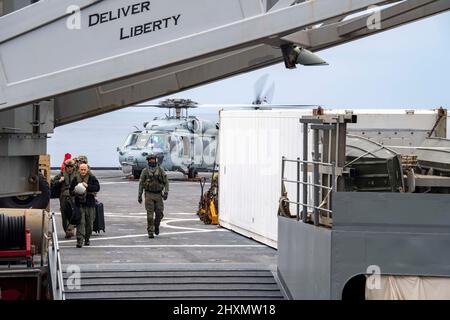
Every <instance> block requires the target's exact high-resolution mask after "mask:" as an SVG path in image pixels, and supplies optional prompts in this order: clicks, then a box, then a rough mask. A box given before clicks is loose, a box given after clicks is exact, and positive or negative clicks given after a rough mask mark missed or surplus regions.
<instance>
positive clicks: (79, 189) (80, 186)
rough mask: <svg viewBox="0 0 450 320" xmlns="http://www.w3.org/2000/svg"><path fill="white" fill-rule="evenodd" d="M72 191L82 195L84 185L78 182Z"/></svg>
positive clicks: (84, 188) (84, 189)
mask: <svg viewBox="0 0 450 320" xmlns="http://www.w3.org/2000/svg"><path fill="white" fill-rule="evenodd" d="M74 192H75V194H76V195H79V196H82V195H84V194H85V193H86V187H85V186H84V185H83V183H81V182H80V183H79V184H77V185H76V187H75V189H74Z"/></svg>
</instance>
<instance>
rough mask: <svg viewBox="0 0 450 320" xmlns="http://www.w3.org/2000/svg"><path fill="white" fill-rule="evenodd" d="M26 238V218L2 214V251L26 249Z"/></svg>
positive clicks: (0, 229) (0, 237) (0, 246)
mask: <svg viewBox="0 0 450 320" xmlns="http://www.w3.org/2000/svg"><path fill="white" fill-rule="evenodd" d="M25 237H26V233H25V216H18V217H10V216H7V215H4V214H0V250H11V249H22V248H24V247H25Z"/></svg>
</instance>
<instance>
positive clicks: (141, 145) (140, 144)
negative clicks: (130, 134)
mask: <svg viewBox="0 0 450 320" xmlns="http://www.w3.org/2000/svg"><path fill="white" fill-rule="evenodd" d="M148 138H150V135H149V134H146V133H144V134H141V135H139V138H138V140H137V142H136V147H138V148H144V147H145V146H146V145H147V141H148Z"/></svg>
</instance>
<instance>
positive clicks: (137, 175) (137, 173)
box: [131, 169, 141, 179]
mask: <svg viewBox="0 0 450 320" xmlns="http://www.w3.org/2000/svg"><path fill="white" fill-rule="evenodd" d="M131 173H132V175H133V177H134V178H135V179H139V178H140V177H141V171H139V170H134V169H133V170H132V172H131Z"/></svg>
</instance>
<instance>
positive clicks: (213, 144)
mask: <svg viewBox="0 0 450 320" xmlns="http://www.w3.org/2000/svg"><path fill="white" fill-rule="evenodd" d="M197 105H198V104H197V103H196V102H194V101H192V100H189V99H167V100H164V101H162V102H160V103H159V105H141V106H144V107H159V108H167V109H168V110H169V113H168V114H166V116H165V117H156V118H154V119H153V120H152V121H149V122H144V124H143V129H142V130H136V131H134V132H131V133H130V134H129V135H128V137H127V138H126V140H125V142H124V144H123V145H122V147H118V148H117V151H118V152H119V162H120V165H121V167H122V171H123V173H124V174H126V175H130V174H132V175H133V176H134V177H135V178H139V177H140V174H141V172H142V170H143V169H144V168H145V167H146V165H147V160H146V157H147V156H148V155H149V154H155V155H156V156H157V157H158V163H159V165H160V166H161V167H162V168H164V169H165V170H167V171H180V172H182V173H183V174H185V175H187V176H188V177H189V178H194V177H196V176H197V174H198V172H205V171H212V170H214V168H215V163H216V149H217V139H218V133H219V131H218V129H219V125H218V124H217V123H214V122H212V121H209V120H202V119H199V118H197V117H195V116H190V115H189V110H190V109H194V108H197Z"/></svg>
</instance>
